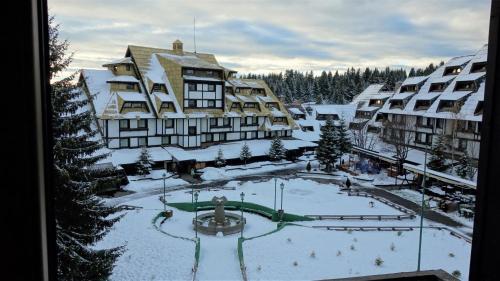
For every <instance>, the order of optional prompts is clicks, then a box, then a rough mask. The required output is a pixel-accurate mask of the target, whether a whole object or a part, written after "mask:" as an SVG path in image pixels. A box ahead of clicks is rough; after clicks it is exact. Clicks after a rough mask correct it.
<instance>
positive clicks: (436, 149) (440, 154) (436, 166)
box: [427, 135, 447, 172]
mask: <svg viewBox="0 0 500 281" xmlns="http://www.w3.org/2000/svg"><path fill="white" fill-rule="evenodd" d="M445 143H446V139H445V136H444V135H439V137H438V141H437V143H434V145H433V146H432V150H431V156H430V157H429V162H428V163H427V167H429V169H432V170H435V171H439V172H444V171H446V170H447V167H446V158H445V156H444V151H445V150H446V145H445Z"/></svg>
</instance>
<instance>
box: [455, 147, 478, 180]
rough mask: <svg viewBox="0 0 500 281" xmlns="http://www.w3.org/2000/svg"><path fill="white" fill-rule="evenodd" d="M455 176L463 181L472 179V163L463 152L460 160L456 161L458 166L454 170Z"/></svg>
mask: <svg viewBox="0 0 500 281" xmlns="http://www.w3.org/2000/svg"><path fill="white" fill-rule="evenodd" d="M455 171H456V173H457V175H458V176H459V177H461V178H463V179H472V177H474V173H473V172H471V171H474V167H473V166H472V161H471V159H470V157H469V155H468V153H467V151H465V152H464V153H463V154H462V156H460V159H459V160H458V166H457V167H456V168H455Z"/></svg>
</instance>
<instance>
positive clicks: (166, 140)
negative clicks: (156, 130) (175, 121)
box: [161, 136, 170, 144]
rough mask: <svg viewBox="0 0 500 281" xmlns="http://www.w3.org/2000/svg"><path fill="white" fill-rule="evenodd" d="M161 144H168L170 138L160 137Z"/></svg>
mask: <svg viewBox="0 0 500 281" xmlns="http://www.w3.org/2000/svg"><path fill="white" fill-rule="evenodd" d="M161 144H170V136H163V137H161Z"/></svg>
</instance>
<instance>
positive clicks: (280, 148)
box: [269, 135, 286, 161]
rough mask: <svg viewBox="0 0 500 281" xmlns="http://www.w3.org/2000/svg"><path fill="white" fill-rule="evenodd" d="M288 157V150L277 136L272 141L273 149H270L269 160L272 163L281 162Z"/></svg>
mask: <svg viewBox="0 0 500 281" xmlns="http://www.w3.org/2000/svg"><path fill="white" fill-rule="evenodd" d="M285 157H286V149H285V146H284V145H283V142H282V141H281V138H280V137H279V136H278V135H276V136H275V137H274V138H273V140H272V141H271V147H270V148H269V158H271V160H272V161H280V160H282V159H284V158H285Z"/></svg>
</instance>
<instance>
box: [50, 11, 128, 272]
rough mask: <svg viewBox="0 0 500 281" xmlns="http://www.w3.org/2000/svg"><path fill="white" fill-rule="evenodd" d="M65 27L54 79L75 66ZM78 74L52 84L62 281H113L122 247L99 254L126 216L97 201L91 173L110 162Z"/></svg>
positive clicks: (53, 39) (55, 36)
mask: <svg viewBox="0 0 500 281" xmlns="http://www.w3.org/2000/svg"><path fill="white" fill-rule="evenodd" d="M58 28H59V26H58V25H56V24H55V23H54V18H53V17H51V18H50V19H49V62H50V64H49V77H50V78H54V77H56V76H57V75H59V74H60V73H61V71H63V70H65V69H66V68H67V66H68V65H69V63H70V62H71V56H67V55H66V51H67V49H68V45H69V43H68V42H67V41H61V40H60V39H59V31H58ZM74 78H75V74H73V75H71V76H69V77H67V78H64V79H62V80H60V81H57V82H54V83H52V84H51V91H50V95H51V106H52V129H53V131H52V133H53V138H54V151H53V160H54V163H53V188H54V192H53V194H54V205H55V208H54V216H55V222H56V258H57V279H58V280H107V279H108V278H109V276H110V275H111V272H112V270H113V265H114V263H115V261H116V259H117V258H118V257H119V256H120V254H121V253H122V251H123V248H122V247H116V248H110V249H101V250H97V249H94V248H93V247H92V246H93V245H94V244H95V243H96V242H98V241H100V240H101V239H102V238H103V237H104V236H105V235H106V234H107V233H108V231H109V230H110V229H111V227H112V226H113V225H114V224H115V223H116V222H117V221H119V220H120V218H121V217H122V216H114V217H113V218H109V216H110V215H113V214H114V213H115V212H117V211H118V210H117V209H116V208H115V207H108V206H106V205H104V203H103V201H102V200H100V199H99V198H98V197H96V195H95V193H96V190H98V189H99V184H98V181H97V180H96V179H95V176H96V174H95V172H93V171H92V169H88V168H89V167H91V166H92V165H94V164H95V163H96V162H97V161H99V160H102V159H104V158H106V157H107V155H105V154H99V153H98V152H97V151H98V150H99V149H101V148H103V147H104V144H103V142H102V141H96V140H95V136H96V135H97V134H98V132H97V131H96V129H95V128H94V126H93V122H94V121H93V118H92V115H91V113H90V112H89V111H88V109H87V105H88V99H86V98H85V97H84V95H83V93H82V92H81V90H80V89H79V88H77V86H76V85H75V84H74V83H73V80H74Z"/></svg>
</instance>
